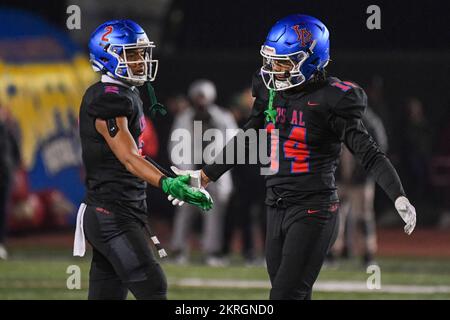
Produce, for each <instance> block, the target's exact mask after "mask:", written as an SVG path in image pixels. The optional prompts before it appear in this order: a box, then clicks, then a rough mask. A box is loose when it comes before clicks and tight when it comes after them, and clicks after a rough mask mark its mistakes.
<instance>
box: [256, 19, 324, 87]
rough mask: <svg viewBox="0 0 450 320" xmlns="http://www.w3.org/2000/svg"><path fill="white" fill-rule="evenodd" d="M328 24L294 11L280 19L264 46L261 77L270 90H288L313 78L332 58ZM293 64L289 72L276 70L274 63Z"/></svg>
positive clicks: (271, 30)
mask: <svg viewBox="0 0 450 320" xmlns="http://www.w3.org/2000/svg"><path fill="white" fill-rule="evenodd" d="M329 50H330V41H329V32H328V29H327V27H326V26H325V25H324V24H323V23H322V22H320V21H319V20H318V19H316V18H314V17H311V16H307V15H302V14H294V15H290V16H287V17H285V18H283V19H281V20H279V21H278V22H277V23H276V24H275V25H274V26H273V27H272V29H270V31H269V34H268V35H267V38H266V41H265V42H264V45H263V46H262V47H261V51H260V53H261V55H262V56H263V66H262V67H261V76H262V78H263V80H264V84H265V85H266V87H267V88H268V89H273V90H275V91H280V90H286V89H289V88H293V87H296V86H299V85H301V84H302V83H304V82H305V81H308V80H310V79H311V78H312V77H313V76H314V74H315V73H316V72H318V71H321V70H323V69H324V68H325V67H326V66H327V64H328V61H329V60H330V52H329ZM279 63H281V64H283V65H285V66H291V69H290V70H288V71H277V70H274V69H276V68H274V64H279Z"/></svg>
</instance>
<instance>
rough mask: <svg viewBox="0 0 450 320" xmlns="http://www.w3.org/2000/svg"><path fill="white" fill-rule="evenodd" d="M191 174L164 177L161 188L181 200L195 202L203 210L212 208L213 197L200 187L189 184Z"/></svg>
mask: <svg viewBox="0 0 450 320" xmlns="http://www.w3.org/2000/svg"><path fill="white" fill-rule="evenodd" d="M190 179H191V177H190V176H189V175H184V176H178V177H176V178H167V177H164V178H162V179H161V189H162V190H163V191H164V193H166V194H169V195H171V196H173V197H174V198H177V199H179V200H182V201H185V202H187V203H190V204H193V205H195V206H197V207H199V208H201V209H202V210H209V209H211V208H212V204H213V201H212V199H211V197H210V196H209V195H208V194H207V193H204V192H202V191H201V190H200V189H197V188H193V187H191V186H190V185H189V180H190Z"/></svg>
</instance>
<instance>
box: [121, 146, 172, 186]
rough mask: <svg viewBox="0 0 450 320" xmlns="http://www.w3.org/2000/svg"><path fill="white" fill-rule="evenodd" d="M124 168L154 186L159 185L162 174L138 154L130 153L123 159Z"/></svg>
mask: <svg viewBox="0 0 450 320" xmlns="http://www.w3.org/2000/svg"><path fill="white" fill-rule="evenodd" d="M124 165H125V168H126V169H127V170H128V171H129V172H130V173H132V174H133V175H135V176H136V177H139V178H141V179H142V180H145V181H147V182H148V183H149V184H151V185H152V186H155V187H159V181H160V179H161V177H163V176H164V174H163V173H162V172H161V171H160V170H158V168H156V167H155V166H154V165H152V164H151V163H150V162H148V161H147V160H145V159H144V158H142V157H141V156H140V155H138V154H136V155H134V154H133V155H130V156H128V157H127V158H126V159H125V160H124Z"/></svg>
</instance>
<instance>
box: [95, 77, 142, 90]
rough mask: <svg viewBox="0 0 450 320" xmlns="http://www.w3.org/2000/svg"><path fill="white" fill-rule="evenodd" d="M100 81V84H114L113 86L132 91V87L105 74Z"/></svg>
mask: <svg viewBox="0 0 450 320" xmlns="http://www.w3.org/2000/svg"><path fill="white" fill-rule="evenodd" d="M100 81H101V82H102V83H114V84H118V85H121V86H124V87H127V88H129V89H131V90H133V89H134V86H132V85H129V84H127V83H125V82H123V81H120V80H117V79H114V78H113V77H110V76H109V75H107V74H102V78H101V80H100Z"/></svg>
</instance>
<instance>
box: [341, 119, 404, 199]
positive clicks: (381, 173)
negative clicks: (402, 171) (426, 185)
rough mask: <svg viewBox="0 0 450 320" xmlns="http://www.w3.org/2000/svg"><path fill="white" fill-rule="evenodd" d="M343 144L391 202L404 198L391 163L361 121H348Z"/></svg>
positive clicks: (398, 179) (400, 184)
mask: <svg viewBox="0 0 450 320" xmlns="http://www.w3.org/2000/svg"><path fill="white" fill-rule="evenodd" d="M345 128H346V130H345V134H344V142H345V144H346V145H347V147H348V148H349V150H350V151H351V152H352V153H353V154H354V155H355V157H356V158H357V159H358V161H359V162H360V163H361V164H362V166H363V167H364V169H365V170H366V172H368V173H370V175H371V176H372V177H373V178H374V179H375V181H376V182H377V183H378V185H379V186H380V187H381V188H382V189H383V190H384V192H386V194H387V195H388V196H389V198H390V199H391V200H392V201H395V199H397V198H398V197H399V196H404V195H405V191H404V189H403V186H402V183H401V181H400V178H399V176H398V174H397V171H396V170H395V168H394V166H393V165H392V163H391V162H390V161H389V159H388V158H387V157H386V156H385V154H384V153H383V152H382V151H381V150H380V148H379V147H378V145H377V144H376V142H375V141H374V140H373V138H372V137H371V136H370V135H369V134H368V133H367V130H366V129H365V128H364V125H363V124H362V122H361V121H357V120H350V121H347V124H346V126H345Z"/></svg>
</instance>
